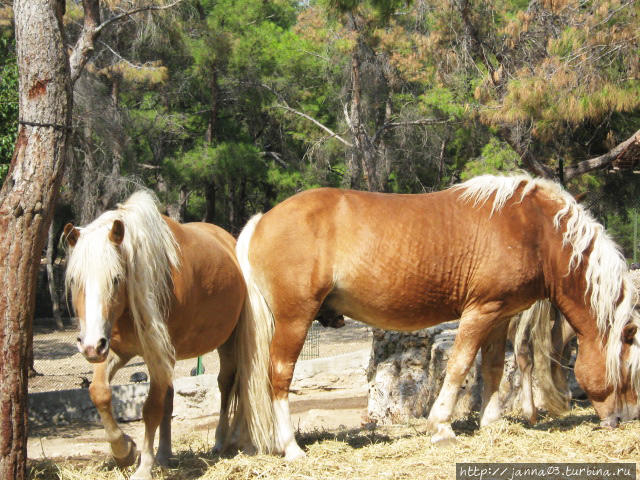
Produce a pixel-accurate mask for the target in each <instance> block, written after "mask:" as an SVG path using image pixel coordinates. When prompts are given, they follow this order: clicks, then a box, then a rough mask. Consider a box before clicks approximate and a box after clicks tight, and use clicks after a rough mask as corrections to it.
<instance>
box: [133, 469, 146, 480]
mask: <svg viewBox="0 0 640 480" xmlns="http://www.w3.org/2000/svg"><path fill="white" fill-rule="evenodd" d="M129 480H152V478H151V471H144V472H141V471H140V469H138V470H137V471H136V473H134V474H133V475H131V477H129Z"/></svg>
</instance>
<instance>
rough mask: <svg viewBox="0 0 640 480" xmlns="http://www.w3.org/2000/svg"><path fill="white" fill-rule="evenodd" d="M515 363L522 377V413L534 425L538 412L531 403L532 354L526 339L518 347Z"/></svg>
mask: <svg viewBox="0 0 640 480" xmlns="http://www.w3.org/2000/svg"><path fill="white" fill-rule="evenodd" d="M516 363H517V364H518V368H519V369H520V374H521V375H522V381H521V387H520V388H521V394H520V395H521V403H522V413H523V415H524V417H525V418H526V419H527V420H529V423H531V425H534V424H535V423H536V421H537V420H538V410H537V409H536V405H535V403H534V401H533V352H532V350H531V345H530V343H529V339H528V338H527V339H526V340H525V341H523V342H522V344H521V345H520V346H519V347H518V354H517V355H516Z"/></svg>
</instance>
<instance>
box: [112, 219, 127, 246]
mask: <svg viewBox="0 0 640 480" xmlns="http://www.w3.org/2000/svg"><path fill="white" fill-rule="evenodd" d="M123 239H124V223H122V222H121V221H120V220H114V221H113V225H112V227H111V231H110V232H109V240H111V241H112V242H113V243H115V244H116V245H120V244H121V243H122V240H123Z"/></svg>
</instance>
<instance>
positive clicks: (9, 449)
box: [0, 0, 72, 480]
mask: <svg viewBox="0 0 640 480" xmlns="http://www.w3.org/2000/svg"><path fill="white" fill-rule="evenodd" d="M13 9H14V18H15V27H16V46H17V59H18V69H19V74H20V103H19V111H20V118H21V120H22V124H21V125H20V129H19V131H18V138H17V141H16V147H15V152H14V157H13V160H12V162H11V167H10V170H9V172H8V174H7V179H6V181H5V183H4V185H3V187H2V190H0V232H2V234H1V235H0V279H1V281H2V284H3V286H4V287H3V289H2V290H0V349H2V352H3V361H2V362H0V478H3V479H20V480H21V479H24V478H26V459H27V368H28V346H29V337H30V336H31V332H32V323H33V322H32V320H33V311H34V306H35V305H34V303H35V286H36V276H37V272H38V267H39V265H40V257H41V255H42V250H43V248H44V246H45V242H46V236H47V229H48V228H49V224H50V222H51V215H52V211H53V206H54V204H55V200H56V195H57V192H58V187H59V185H60V181H61V180H62V174H63V172H64V166H65V159H66V140H67V131H68V128H69V127H70V125H71V106H72V96H71V82H70V71H69V62H68V58H67V54H66V50H65V47H64V39H63V31H62V15H63V13H64V1H63V0H15V1H14V4H13Z"/></svg>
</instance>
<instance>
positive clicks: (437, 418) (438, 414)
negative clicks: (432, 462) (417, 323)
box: [427, 310, 498, 443]
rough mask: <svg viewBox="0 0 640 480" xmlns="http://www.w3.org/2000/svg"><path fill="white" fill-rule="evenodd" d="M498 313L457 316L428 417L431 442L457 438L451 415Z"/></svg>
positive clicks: (474, 311)
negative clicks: (431, 434) (437, 389)
mask: <svg viewBox="0 0 640 480" xmlns="http://www.w3.org/2000/svg"><path fill="white" fill-rule="evenodd" d="M497 317H498V315H497V313H495V312H494V313H482V312H481V311H478V310H472V311H468V312H465V313H464V314H463V315H462V318H461V319H460V325H459V327H458V334H457V335H456V338H455V341H454V342H453V348H452V350H451V354H450V356H449V361H448V362H447V373H446V375H445V377H444V382H443V384H442V388H441V389H440V393H439V394H438V398H436V401H435V403H434V404H433V406H432V407H431V411H430V412H429V418H428V419H427V421H428V423H429V427H430V429H431V430H432V431H433V432H434V435H433V436H432V437H431V442H432V443H440V442H448V441H454V440H455V438H456V435H455V433H453V429H452V428H451V417H452V415H453V409H454V408H455V405H456V402H457V400H458V394H459V392H460V386H461V385H462V382H464V379H465V377H466V376H467V373H468V372H469V369H470V368H471V365H472V364H473V361H474V359H475V358H476V354H477V353H478V350H479V349H480V346H481V345H482V344H483V343H484V341H485V339H486V337H487V335H488V332H490V331H491V330H492V329H493V327H494V325H493V321H494V320H495V319H496V318H497Z"/></svg>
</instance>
